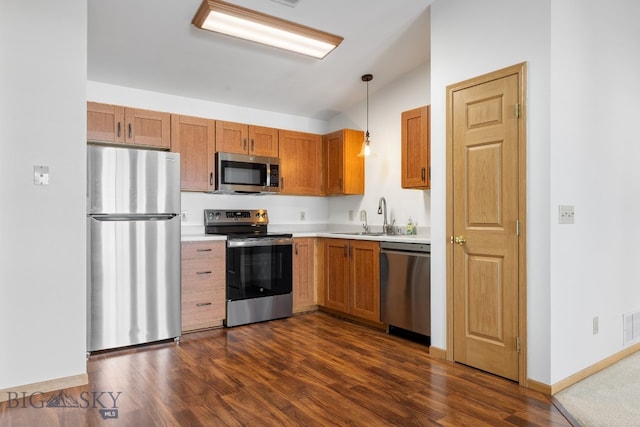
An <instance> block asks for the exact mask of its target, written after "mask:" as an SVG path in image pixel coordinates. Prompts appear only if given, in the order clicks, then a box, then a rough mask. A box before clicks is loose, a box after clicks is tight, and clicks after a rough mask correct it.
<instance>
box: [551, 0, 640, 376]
mask: <svg viewBox="0 0 640 427" xmlns="http://www.w3.org/2000/svg"><path fill="white" fill-rule="evenodd" d="M638 16H640V3H638V2H637V1H633V0H610V1H607V2H599V1H594V0H590V1H587V2H585V1H581V0H564V1H562V2H552V6H551V35H552V44H551V64H552V68H551V90H552V96H551V126H550V128H551V150H550V154H551V156H550V157H551V162H550V166H551V168H550V170H551V183H552V185H551V191H550V202H551V203H550V206H551V210H550V216H551V250H550V253H549V256H550V259H551V278H552V280H551V308H552V310H551V311H552V317H551V331H552V333H551V360H552V370H551V371H552V372H551V381H552V383H553V382H556V381H558V380H560V379H562V378H565V377H567V376H569V375H571V374H572V373H574V372H576V371H579V370H580V369H583V368H585V367H587V366H590V365H593V364H594V363H596V362H598V361H600V360H602V359H604V358H606V357H607V356H610V355H612V354H614V353H616V352H618V351H620V350H621V349H622V348H623V345H622V314H623V313H625V312H630V311H640V279H638V274H637V265H638V254H639V251H638V250H637V248H636V245H635V242H637V241H638V238H640V228H639V227H638V226H637V225H636V224H637V220H638V218H639V217H640V185H639V184H638V183H639V182H640V168H638V166H637V161H638V159H639V158H640V143H639V142H640V140H639V137H638V131H637V128H636V124H637V120H638V117H640V104H638V102H637V99H638V97H639V96H640V80H638V76H639V75H640V50H638V41H640V27H639V26H638V23H637V19H638ZM558 205H574V206H575V212H576V216H575V225H559V224H558V221H557V215H558V214H557V209H558ZM596 316H597V317H599V329H600V332H599V334H598V335H593V331H592V320H593V317H596Z"/></svg>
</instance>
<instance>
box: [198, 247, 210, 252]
mask: <svg viewBox="0 0 640 427" xmlns="http://www.w3.org/2000/svg"><path fill="white" fill-rule="evenodd" d="M196 252H211V248H209V249H196Z"/></svg>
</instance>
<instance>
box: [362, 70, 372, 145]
mask: <svg viewBox="0 0 640 427" xmlns="http://www.w3.org/2000/svg"><path fill="white" fill-rule="evenodd" d="M371 80H373V74H365V75H363V76H362V81H363V82H366V83H367V132H366V133H365V134H364V141H362V148H361V149H360V152H359V153H358V157H366V156H370V155H371V146H370V141H369V82H370V81H371Z"/></svg>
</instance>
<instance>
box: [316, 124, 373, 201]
mask: <svg viewBox="0 0 640 427" xmlns="http://www.w3.org/2000/svg"><path fill="white" fill-rule="evenodd" d="M363 140H364V132H362V131H359V130H351V129H343V130H339V131H336V132H332V133H330V134H327V135H325V136H324V150H325V158H326V178H325V193H326V195H328V196H332V195H357V194H364V157H358V153H359V152H360V148H361V146H362V141H363Z"/></svg>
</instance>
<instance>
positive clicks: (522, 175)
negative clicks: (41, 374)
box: [446, 62, 527, 387]
mask: <svg viewBox="0 0 640 427" xmlns="http://www.w3.org/2000/svg"><path fill="white" fill-rule="evenodd" d="M526 71H527V63H526V62H521V63H519V64H515V65H512V66H510V67H506V68H503V69H500V70H497V71H493V72H490V73H487V74H483V75H481V76H477V77H473V78H471V79H469V80H465V81H462V82H459V83H454V84H452V85H449V86H447V100H446V109H447V112H446V121H447V124H446V199H447V200H446V209H447V213H446V233H447V234H446V236H453V235H454V230H453V95H454V93H455V92H457V91H459V90H462V89H466V88H469V87H472V86H475V85H478V84H482V83H486V82H488V81H491V80H496V79H500V78H503V77H507V76H510V75H514V74H516V75H518V98H519V104H520V124H519V126H518V193H519V194H518V218H519V221H520V230H519V231H520V236H519V240H518V335H519V337H520V352H519V353H518V382H519V384H520V385H522V386H525V387H526V386H527V269H526V266H527V264H526V261H527V258H526V246H527V245H526V243H527V237H526V236H527V234H526V232H527V227H526V212H527V209H526V202H527V193H526V176H527V175H526V165H527V161H526V160H527V156H526V146H527V141H526V136H527V126H526V112H527V108H526V106H527V98H526ZM446 273H447V274H446V283H447V285H446V286H447V288H446V298H447V315H446V318H447V349H446V359H447V360H449V361H453V342H454V339H453V338H454V337H453V333H454V330H453V322H454V315H453V314H454V313H453V243H448V248H447V251H446Z"/></svg>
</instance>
